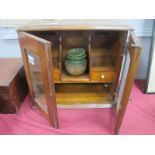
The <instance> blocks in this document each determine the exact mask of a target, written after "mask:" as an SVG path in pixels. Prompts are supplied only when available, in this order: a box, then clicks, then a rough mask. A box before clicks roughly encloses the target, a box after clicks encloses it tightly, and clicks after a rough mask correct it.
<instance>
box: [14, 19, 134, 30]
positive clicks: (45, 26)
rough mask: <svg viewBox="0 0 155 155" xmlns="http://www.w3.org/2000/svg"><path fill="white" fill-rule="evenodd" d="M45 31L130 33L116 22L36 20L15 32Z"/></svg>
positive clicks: (126, 27)
mask: <svg viewBox="0 0 155 155" xmlns="http://www.w3.org/2000/svg"><path fill="white" fill-rule="evenodd" d="M46 30H118V31H130V30H133V28H132V27H130V26H128V25H125V24H122V23H120V22H118V21H116V20H36V21H35V22H30V23H28V24H26V25H23V27H20V28H19V29H18V30H17V31H46Z"/></svg>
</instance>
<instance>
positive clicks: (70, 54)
mask: <svg viewBox="0 0 155 155" xmlns="http://www.w3.org/2000/svg"><path fill="white" fill-rule="evenodd" d="M86 68H87V59H86V52H85V49H83V48H73V49H70V50H69V51H67V52H66V54H65V69H66V71H67V72H68V73H69V74H70V75H82V74H84V72H85V71H86Z"/></svg>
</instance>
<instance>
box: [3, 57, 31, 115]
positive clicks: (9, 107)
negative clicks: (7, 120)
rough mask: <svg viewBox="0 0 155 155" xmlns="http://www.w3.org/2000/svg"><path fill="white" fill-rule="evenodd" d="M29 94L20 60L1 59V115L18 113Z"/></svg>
mask: <svg viewBox="0 0 155 155" xmlns="http://www.w3.org/2000/svg"><path fill="white" fill-rule="evenodd" d="M27 93H28V86H27V82H26V78H25V72H24V68H23V64H22V60H21V59H20V58H0V113H16V112H18V110H19V107H20V105H21V103H22V102H23V101H24V99H25V96H26V95H27Z"/></svg>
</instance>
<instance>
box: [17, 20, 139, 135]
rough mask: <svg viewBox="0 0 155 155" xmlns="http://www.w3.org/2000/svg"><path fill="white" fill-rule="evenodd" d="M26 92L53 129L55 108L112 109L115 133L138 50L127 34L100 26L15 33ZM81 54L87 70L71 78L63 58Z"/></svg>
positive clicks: (129, 32)
mask: <svg viewBox="0 0 155 155" xmlns="http://www.w3.org/2000/svg"><path fill="white" fill-rule="evenodd" d="M18 36H19V42H20V47H21V51H22V58H23V63H24V68H25V71H26V76H27V80H28V85H29V90H30V94H31V97H32V99H33V106H36V107H37V108H38V109H39V110H40V111H41V112H42V113H43V114H44V116H45V117H47V118H48V119H49V121H50V122H51V124H52V125H53V127H54V128H58V127H59V125H58V115H57V108H105V107H109V108H114V109H115V112H116V125H115V131H114V133H115V134H117V133H118V132H119V128H120V126H121V122H122V119H123V116H124V113H125V110H126V106H127V103H128V99H129V95H130V91H131V88H132V85H133V82H134V78H135V74H136V71H137V67H138V63H139V60H140V53H141V47H140V45H139V43H138V41H137V38H136V36H135V34H134V31H133V29H132V28H130V27H129V26H126V25H118V24H116V23H109V22H107V21H105V22H104V21H103V22H102V25H97V24H94V22H93V21H92V24H91V23H90V24H79V25H78V24H70V23H69V22H68V23H67V24H64V22H63V21H62V23H58V24H57V25H51V24H50V23H49V24H46V25H44V24H40V25H29V26H26V27H22V28H20V29H18ZM77 47H78V48H84V49H85V51H86V55H87V62H88V63H87V69H86V72H85V73H84V74H83V75H81V76H71V75H69V74H68V73H67V72H66V70H65V68H64V59H65V53H66V52H67V51H68V50H69V49H72V48H77Z"/></svg>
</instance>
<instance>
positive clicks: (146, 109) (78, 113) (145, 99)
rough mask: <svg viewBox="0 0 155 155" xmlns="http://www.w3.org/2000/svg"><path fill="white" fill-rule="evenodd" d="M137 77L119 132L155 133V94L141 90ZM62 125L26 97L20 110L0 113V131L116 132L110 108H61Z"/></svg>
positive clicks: (46, 132) (12, 132)
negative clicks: (52, 122) (56, 124)
mask: <svg viewBox="0 0 155 155" xmlns="http://www.w3.org/2000/svg"><path fill="white" fill-rule="evenodd" d="M141 86H142V82H141V81H136V82H135V84H134V87H133V89H132V93H131V96H130V101H129V104H128V107H127V111H126V113H125V116H124V120H123V123H122V126H121V129H120V132H119V134H155V94H154V95H146V94H143V93H142V91H141V89H140V88H141ZM58 117H59V125H60V128H59V129H53V128H52V127H51V126H50V124H49V122H48V121H47V120H46V119H44V117H42V115H41V114H40V113H39V112H38V111H37V110H32V109H31V103H30V99H29V97H26V99H25V101H24V103H23V104H22V106H21V109H20V111H19V113H18V114H7V115H6V114H5V115H4V114H0V134H113V129H114V118H113V112H112V110H111V109H77V110H75V109H74V110H58Z"/></svg>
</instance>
